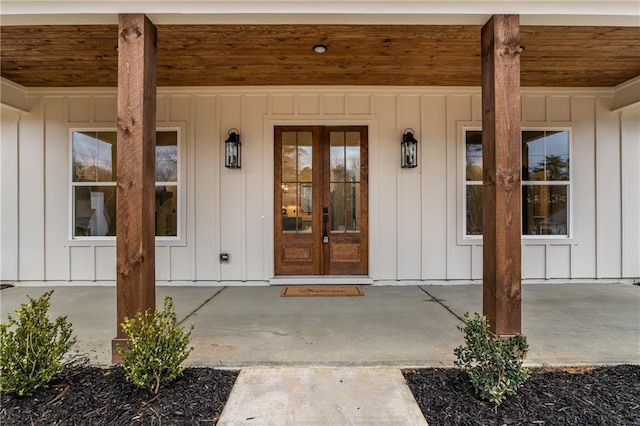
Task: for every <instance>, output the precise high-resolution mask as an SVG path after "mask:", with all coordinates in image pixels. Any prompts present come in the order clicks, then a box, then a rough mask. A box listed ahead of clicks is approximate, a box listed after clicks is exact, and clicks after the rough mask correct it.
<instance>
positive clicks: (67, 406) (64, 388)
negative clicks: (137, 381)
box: [0, 365, 238, 426]
mask: <svg viewBox="0 0 640 426" xmlns="http://www.w3.org/2000/svg"><path fill="white" fill-rule="evenodd" d="M237 376H238V372H237V371H225V370H215V369H212V368H187V369H185V370H184V371H183V373H182V377H180V378H178V379H176V380H175V381H174V382H172V383H170V384H169V385H167V386H165V387H163V388H161V389H160V392H159V393H158V395H154V394H153V393H152V392H150V391H147V390H144V389H141V388H138V387H136V386H135V385H133V384H131V383H129V382H127V381H126V379H125V377H124V372H123V369H122V367H120V366H116V367H111V368H109V369H102V368H98V367H91V366H87V365H75V366H70V367H67V369H66V370H65V372H64V373H63V374H62V375H61V376H60V377H59V378H57V379H55V380H54V381H53V382H52V383H51V384H50V386H49V388H45V389H38V390H37V391H36V392H35V393H34V394H33V395H32V396H31V397H19V396H14V395H5V394H2V395H1V396H0V398H2V399H1V400H0V424H1V425H3V426H5V425H31V424H33V425H132V424H143V425H161V424H164V425H214V424H216V422H217V421H218V418H219V417H220V414H221V413H222V409H223V408H224V404H225V403H226V402H227V399H228V397H229V393H230V392H231V388H232V387H233V384H234V382H235V380H236V377H237Z"/></svg>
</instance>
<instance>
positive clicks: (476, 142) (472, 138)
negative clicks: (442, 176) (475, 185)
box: [465, 130, 482, 181]
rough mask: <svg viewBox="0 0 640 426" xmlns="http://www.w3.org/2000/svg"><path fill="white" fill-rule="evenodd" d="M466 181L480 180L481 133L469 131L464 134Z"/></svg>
mask: <svg viewBox="0 0 640 426" xmlns="http://www.w3.org/2000/svg"><path fill="white" fill-rule="evenodd" d="M465 153H466V160H467V164H466V180H467V181H479V180H480V181H481V180H482V131H480V130H470V131H467V132H466V134H465Z"/></svg>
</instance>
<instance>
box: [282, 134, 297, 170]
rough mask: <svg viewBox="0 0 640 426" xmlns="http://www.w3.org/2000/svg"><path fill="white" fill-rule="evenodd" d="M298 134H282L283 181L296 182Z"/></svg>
mask: <svg viewBox="0 0 640 426" xmlns="http://www.w3.org/2000/svg"><path fill="white" fill-rule="evenodd" d="M296 139H297V133H296V132H283V133H282V181H283V182H295V181H296V180H297V177H296V171H297V170H296V165H297V161H298V160H297V149H296Z"/></svg>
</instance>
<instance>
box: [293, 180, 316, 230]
mask: <svg viewBox="0 0 640 426" xmlns="http://www.w3.org/2000/svg"><path fill="white" fill-rule="evenodd" d="M298 185H299V186H298V188H299V190H298V194H299V195H300V196H299V199H298V200H299V203H298V212H297V214H298V232H304V233H308V232H311V231H312V229H313V226H312V217H313V215H312V213H313V186H312V184H310V183H300V184H298Z"/></svg>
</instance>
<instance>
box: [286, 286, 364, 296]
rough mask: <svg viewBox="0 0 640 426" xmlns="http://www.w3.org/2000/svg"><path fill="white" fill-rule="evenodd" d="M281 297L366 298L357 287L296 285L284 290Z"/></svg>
mask: <svg viewBox="0 0 640 426" xmlns="http://www.w3.org/2000/svg"><path fill="white" fill-rule="evenodd" d="M280 296H281V297H348V296H364V291H362V289H361V288H360V287H359V286H357V285H304V286H302V285H294V286H287V287H285V288H283V289H282V292H281V293H280Z"/></svg>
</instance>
